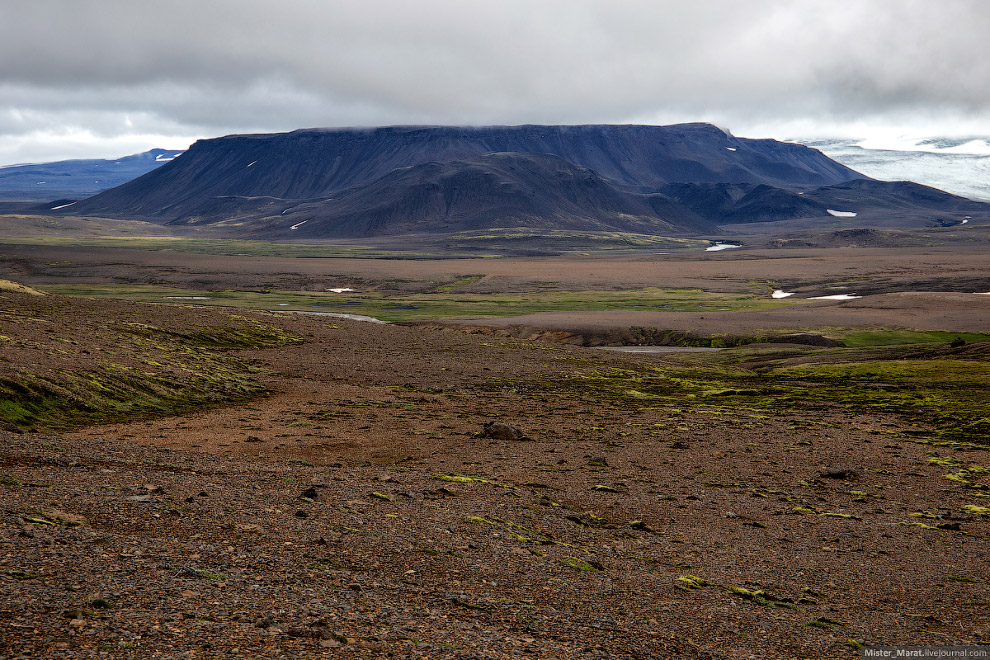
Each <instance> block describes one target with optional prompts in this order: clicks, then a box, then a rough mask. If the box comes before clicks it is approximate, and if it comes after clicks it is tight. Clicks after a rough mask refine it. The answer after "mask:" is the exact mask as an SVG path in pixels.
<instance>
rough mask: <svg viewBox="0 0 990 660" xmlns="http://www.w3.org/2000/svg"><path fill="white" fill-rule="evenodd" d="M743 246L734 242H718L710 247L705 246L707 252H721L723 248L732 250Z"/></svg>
mask: <svg viewBox="0 0 990 660" xmlns="http://www.w3.org/2000/svg"><path fill="white" fill-rule="evenodd" d="M738 247H742V246H741V245H736V244H734V243H716V244H715V245H712V246H710V247H706V248H705V252H721V251H722V250H730V249H732V248H738Z"/></svg>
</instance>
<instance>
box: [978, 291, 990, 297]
mask: <svg viewBox="0 0 990 660" xmlns="http://www.w3.org/2000/svg"><path fill="white" fill-rule="evenodd" d="M975 295H977V296H990V291H983V292H980V293H977V294H975Z"/></svg>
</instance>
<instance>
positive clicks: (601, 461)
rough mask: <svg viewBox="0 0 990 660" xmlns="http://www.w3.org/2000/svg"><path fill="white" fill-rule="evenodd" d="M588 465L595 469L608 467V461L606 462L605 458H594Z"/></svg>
mask: <svg viewBox="0 0 990 660" xmlns="http://www.w3.org/2000/svg"><path fill="white" fill-rule="evenodd" d="M588 465H592V466H594V467H608V461H606V460H605V457H604V456H593V457H591V458H590V459H588Z"/></svg>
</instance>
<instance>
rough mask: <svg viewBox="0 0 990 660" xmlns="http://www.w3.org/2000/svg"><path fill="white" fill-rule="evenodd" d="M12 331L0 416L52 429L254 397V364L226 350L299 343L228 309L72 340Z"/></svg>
mask: <svg viewBox="0 0 990 660" xmlns="http://www.w3.org/2000/svg"><path fill="white" fill-rule="evenodd" d="M34 320H35V321H37V320H39V319H34ZM12 334H14V335H15V336H6V335H5V339H4V340H3V341H2V342H0V353H4V352H7V351H10V352H15V353H17V354H18V356H20V357H21V358H22V359H21V360H19V361H16V362H13V364H15V365H17V366H11V367H10V368H7V369H5V370H4V371H3V372H2V373H0V421H2V422H9V423H13V424H17V425H19V426H40V427H44V428H52V429H62V428H69V427H74V426H78V425H83V424H89V423H99V422H108V421H117V420H122V419H130V418H139V417H149V416H160V415H172V414H178V413H181V412H184V411H188V410H191V409H194V408H198V407H202V406H209V405H218V404H223V403H227V402H230V401H233V400H238V399H243V398H246V397H251V396H255V395H258V394H260V393H262V392H264V391H265V387H264V386H263V385H262V384H261V383H260V381H259V380H258V379H257V369H255V368H254V367H251V366H250V365H248V364H247V363H245V362H243V361H242V360H239V359H237V358H236V357H234V356H232V355H229V354H226V353H225V352H224V349H230V348H251V347H264V346H274V345H282V344H287V343H293V342H296V341H299V340H298V338H296V337H294V336H292V335H290V334H289V333H287V332H285V331H284V330H282V329H281V328H278V327H276V326H273V325H269V324H266V323H262V322H260V321H257V320H254V319H247V318H244V317H236V316H231V317H228V318H227V323H226V324H225V325H208V326H202V327H196V328H193V329H191V330H190V331H188V332H179V331H175V330H165V329H162V328H158V327H155V326H152V325H147V324H141V323H121V324H114V323H113V322H112V321H105V322H103V323H99V324H97V325H95V326H92V325H90V326H88V327H82V328H79V329H78V331H77V332H73V336H79V337H80V339H79V340H77V339H68V338H63V337H59V336H58V335H48V336H45V335H33V336H32V335H24V334H20V335H19V336H17V335H16V334H15V333H12ZM87 335H88V337H87ZM82 337H87V339H82ZM8 364H9V363H8Z"/></svg>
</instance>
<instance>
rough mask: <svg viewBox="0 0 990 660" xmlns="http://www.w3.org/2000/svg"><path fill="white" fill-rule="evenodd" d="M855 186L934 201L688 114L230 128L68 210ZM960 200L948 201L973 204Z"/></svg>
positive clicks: (318, 207)
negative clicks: (634, 119)
mask: <svg viewBox="0 0 990 660" xmlns="http://www.w3.org/2000/svg"><path fill="white" fill-rule="evenodd" d="M853 182H861V183H862V184H863V185H862V186H861V187H859V188H856V187H855V186H854V187H853V188H851V189H850V190H849V194H845V195H838V196H837V197H838V200H839V202H846V205H847V206H848V205H850V204H855V205H856V206H857V208H856V209H852V211H855V212H860V211H865V210H869V209H872V208H874V207H876V208H878V209H880V210H884V209H889V208H897V209H899V210H903V209H907V210H909V211H911V212H912V213H913V212H914V211H915V210H917V208H918V207H919V204H920V206H921V207H923V214H924V213H928V212H929V207H931V201H932V200H931V199H928V197H931V196H930V195H929V196H926V195H925V194H919V192H918V191H917V190H915V189H910V190H909V189H907V188H903V187H901V188H897V187H889V186H894V185H895V184H884V183H881V182H874V181H872V180H870V179H868V178H867V177H864V176H863V175H861V174H859V173H857V172H855V171H854V170H851V169H849V168H848V167H845V166H843V165H840V164H839V163H837V162H835V161H832V160H830V159H829V158H827V157H826V156H825V155H823V154H822V153H821V152H819V151H816V150H814V149H811V148H809V147H805V146H803V145H798V144H790V143H785V142H778V141H776V140H751V139H745V138H737V137H735V136H733V135H731V134H729V133H727V132H725V131H723V130H721V129H719V128H717V127H715V126H712V125H709V124H681V125H675V126H638V125H588V126H489V127H477V128H471V127H442V126H440V127H401V126H400V127H386V128H372V129H308V130H298V131H293V132H291V133H278V134H262V135H232V136H228V137H222V138H216V139H211V140H201V141H199V142H197V143H195V144H194V145H193V146H192V147H190V148H189V150H188V151H186V152H185V153H184V154H182V155H181V156H179V157H178V158H176V159H175V160H173V161H172V162H170V163H167V164H166V165H164V166H163V167H161V168H158V169H156V170H154V171H152V172H149V173H148V174H145V175H144V176H141V177H140V178H138V179H135V180H134V181H131V182H128V183H126V184H124V185H121V186H118V187H117V188H114V189H112V190H108V191H105V192H103V193H101V194H99V195H96V196H94V197H91V198H89V199H86V200H82V201H80V202H78V203H76V204H74V205H73V206H72V207H71V208H66V209H65V210H64V211H63V212H66V213H68V212H71V213H73V214H76V215H80V214H81V215H96V216H107V217H116V218H132V219H141V220H151V221H154V222H160V223H165V224H173V225H203V224H210V225H216V226H218V227H226V228H228V229H229V230H230V231H231V232H232V233H233V234H235V235H237V236H252V237H256V238H303V237H306V238H339V237H358V236H377V235H389V234H403V233H408V232H412V231H415V232H419V233H445V232H456V231H462V230H466V229H484V228H496V227H530V228H540V229H579V230H587V231H593V230H608V231H633V232H638V233H650V234H686V233H695V234H697V233H711V232H713V231H715V230H716V228H717V226H718V225H721V224H730V223H748V222H764V221H775V220H789V219H794V218H809V217H824V218H828V217H830V216H829V215H828V213H827V211H828V209H829V208H832V206H834V205H835V203H836V202H834V201H831V200H832V198H834V197H836V195H833V194H831V193H829V192H828V190H829V189H830V188H831V187H832V186H837V185H853ZM812 191H816V192H815V194H814V195H812V194H811V192H812ZM878 192H879V193H881V194H879V195H878V194H877V193H878ZM936 192H937V191H936ZM805 193H808V194H807V198H803V197H802V195H804V194H805ZM940 194H941V193H940ZM948 197H951V196H948ZM875 198H876V199H878V200H880V204H879V206H877V204H875V203H874V201H873V200H874V199H875ZM953 199H954V200H956V201H951V200H950V203H949V207H951V210H952V211H961V210H965V211H967V212H973V208H975V207H973V208H971V207H970V206H966V205H965V204H964V203H965V202H967V200H963V199H962V198H953ZM958 200H961V202H960V201H958ZM943 202H946V200H942V201H940V202H937V203H935V207H936V210H939V211H941V210H944V209H943V206H944V204H943ZM830 204H831V205H832V206H830ZM970 204H973V203H970ZM963 206H965V209H963V208H962V207H963ZM987 208H990V206H988V207H987ZM841 210H843V211H846V209H841ZM977 211H979V209H977ZM923 214H922V215H923Z"/></svg>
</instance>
